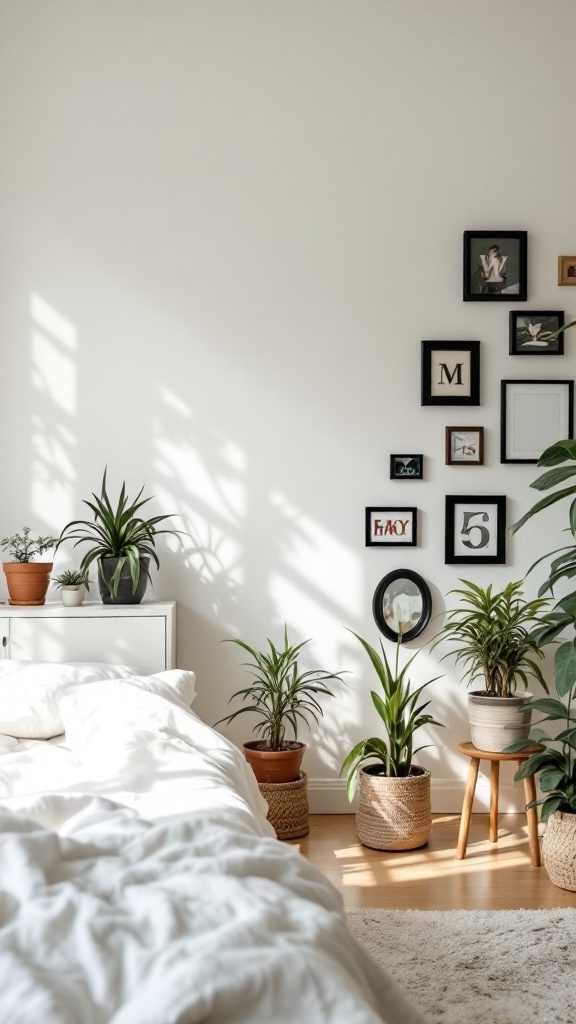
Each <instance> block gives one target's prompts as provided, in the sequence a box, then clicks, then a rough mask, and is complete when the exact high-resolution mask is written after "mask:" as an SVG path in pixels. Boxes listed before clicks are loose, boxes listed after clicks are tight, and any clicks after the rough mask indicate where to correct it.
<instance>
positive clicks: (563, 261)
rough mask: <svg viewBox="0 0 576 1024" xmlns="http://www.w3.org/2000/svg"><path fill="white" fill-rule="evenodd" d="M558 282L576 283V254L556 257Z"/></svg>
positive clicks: (561, 283) (563, 283) (564, 283)
mask: <svg viewBox="0 0 576 1024" xmlns="http://www.w3.org/2000/svg"><path fill="white" fill-rule="evenodd" d="M558 284H559V285H576V256H559V257H558Z"/></svg>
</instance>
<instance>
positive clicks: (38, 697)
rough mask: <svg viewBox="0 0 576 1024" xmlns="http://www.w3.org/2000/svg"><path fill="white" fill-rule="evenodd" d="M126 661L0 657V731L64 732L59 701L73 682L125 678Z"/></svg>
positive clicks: (36, 735)
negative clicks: (119, 663)
mask: <svg viewBox="0 0 576 1024" xmlns="http://www.w3.org/2000/svg"><path fill="white" fill-rule="evenodd" d="M134 672H135V670H134V669H133V668H131V667H130V666H129V665H105V664H101V663H86V662H67V663H57V662H51V661H14V660H12V659H9V658H5V659H3V660H0V733H5V734H7V735H8V736H16V737H18V739H33V740H47V739H50V738H51V737H52V736H59V735H60V733H62V732H64V726H63V723H62V719H61V717H60V711H59V703H60V697H61V696H62V694H63V692H64V691H65V690H66V689H67V688H68V687H69V686H72V685H75V684H77V683H89V682H94V681H95V680H99V679H125V678H127V677H130V676H132V675H134Z"/></svg>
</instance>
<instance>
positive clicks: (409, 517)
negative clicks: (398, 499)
mask: <svg viewBox="0 0 576 1024" xmlns="http://www.w3.org/2000/svg"><path fill="white" fill-rule="evenodd" d="M417 542H418V509H416V508H408V507H406V506H404V505H403V506H399V507H398V506H394V507H392V506H390V505H381V506H379V507H378V508H375V507H371V508H367V509H366V547H375V546H385V547H398V546H400V545H402V546H403V547H410V546H411V545H412V546H415V545H416V544H417Z"/></svg>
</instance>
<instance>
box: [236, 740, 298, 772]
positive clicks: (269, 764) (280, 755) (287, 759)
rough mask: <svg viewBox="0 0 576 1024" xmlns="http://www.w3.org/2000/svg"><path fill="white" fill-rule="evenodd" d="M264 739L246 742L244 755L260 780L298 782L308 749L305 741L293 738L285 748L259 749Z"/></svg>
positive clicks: (243, 747)
mask: <svg viewBox="0 0 576 1024" xmlns="http://www.w3.org/2000/svg"><path fill="white" fill-rule="evenodd" d="M261 746H262V740H250V741H249V742H248V743H244V744H243V746H242V749H243V750H244V757H245V758H246V760H247V761H248V764H249V765H250V766H251V768H252V771H253V772H254V775H255V776H256V779H257V781H258V782H296V781H297V780H298V779H299V778H300V765H301V764H302V758H303V757H304V751H305V750H306V744H305V743H299V742H297V741H296V740H291V741H289V742H288V743H287V744H286V748H285V749H284V750H259V749H258V748H259V747H261Z"/></svg>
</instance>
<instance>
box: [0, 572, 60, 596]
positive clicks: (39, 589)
mask: <svg viewBox="0 0 576 1024" xmlns="http://www.w3.org/2000/svg"><path fill="white" fill-rule="evenodd" d="M53 564H54V563H53V562H4V563H3V565H2V568H3V569H4V573H5V575H6V585H7V587H8V594H9V598H10V599H9V602H8V603H9V604H13V605H37V604H44V603H45V601H46V591H47V590H48V584H49V582H50V573H51V572H52V566H53Z"/></svg>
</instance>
